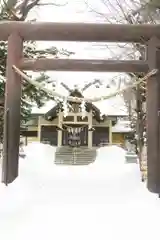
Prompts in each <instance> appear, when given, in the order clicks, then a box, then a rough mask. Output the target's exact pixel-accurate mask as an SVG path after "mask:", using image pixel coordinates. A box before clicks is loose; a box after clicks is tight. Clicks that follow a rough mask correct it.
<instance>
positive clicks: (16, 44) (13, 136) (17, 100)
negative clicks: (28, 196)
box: [2, 32, 23, 185]
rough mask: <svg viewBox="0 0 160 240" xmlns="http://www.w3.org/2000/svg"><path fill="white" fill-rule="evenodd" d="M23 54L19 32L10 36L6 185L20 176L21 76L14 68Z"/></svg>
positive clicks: (6, 97) (4, 181)
mask: <svg viewBox="0 0 160 240" xmlns="http://www.w3.org/2000/svg"><path fill="white" fill-rule="evenodd" d="M22 54H23V40H22V38H21V37H20V36H19V35H18V33H16V32H14V33H12V34H11V35H10V36H9V38H8V54H7V65H6V79H7V80H6V85H5V114H4V115H5V122H4V139H3V163H2V182H3V183H5V184H6V185H7V184H8V183H11V182H13V181H14V180H15V179H16V178H17V176H18V160H19V140H20V105H21V77H20V76H19V75H18V74H17V73H16V72H15V71H14V69H13V68H12V66H13V65H17V66H18V65H19V62H20V60H21V59H22Z"/></svg>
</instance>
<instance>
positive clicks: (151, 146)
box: [147, 37, 160, 194]
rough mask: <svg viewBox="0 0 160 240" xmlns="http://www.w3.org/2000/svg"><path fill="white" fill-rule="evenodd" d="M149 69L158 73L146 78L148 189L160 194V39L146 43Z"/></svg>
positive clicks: (154, 38) (153, 39) (152, 39)
mask: <svg viewBox="0 0 160 240" xmlns="http://www.w3.org/2000/svg"><path fill="white" fill-rule="evenodd" d="M147 61H148V67H149V70H150V71H151V70H153V69H158V73H157V74H156V75H154V76H152V77H150V78H149V79H148V80H147V163H148V189H149V191H151V192H154V193H158V194H160V39H157V38H156V37H153V38H151V39H150V40H149V41H148V45H147Z"/></svg>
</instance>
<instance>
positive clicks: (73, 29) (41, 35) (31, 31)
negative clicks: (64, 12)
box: [0, 21, 160, 43]
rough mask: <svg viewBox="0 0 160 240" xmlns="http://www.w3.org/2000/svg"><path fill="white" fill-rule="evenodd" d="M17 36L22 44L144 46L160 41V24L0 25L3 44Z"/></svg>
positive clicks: (21, 23)
mask: <svg viewBox="0 0 160 240" xmlns="http://www.w3.org/2000/svg"><path fill="white" fill-rule="evenodd" d="M13 32H14V33H18V34H19V35H20V36H21V37H22V38H23V40H24V41H25V40H33V41H78V42H141V43H145V42H146V41H148V40H149V39H150V38H151V37H153V36H155V37H157V38H160V24H156V25H152V24H146V25H129V24H105V23H53V22H47V23H43V22H32V23H31V22H9V21H6V22H5V21H4V22H3V21H2V22H0V40H4V41H7V40H8V37H9V35H11V34H12V33H13Z"/></svg>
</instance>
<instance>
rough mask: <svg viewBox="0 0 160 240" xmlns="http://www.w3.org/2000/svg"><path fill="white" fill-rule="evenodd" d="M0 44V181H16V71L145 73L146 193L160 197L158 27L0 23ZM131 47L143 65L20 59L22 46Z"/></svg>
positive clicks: (18, 93)
mask: <svg viewBox="0 0 160 240" xmlns="http://www.w3.org/2000/svg"><path fill="white" fill-rule="evenodd" d="M0 40H4V41H8V56H7V67H6V77H7V81H6V90H5V116H6V121H5V126H4V146H3V153H4V156H3V175H2V182H4V183H5V184H8V183H11V182H13V181H14V180H15V178H16V177H17V176H18V158H19V156H18V153H19V135H20V101H21V77H20V76H19V74H17V73H16V72H15V71H14V69H13V68H12V66H13V65H15V66H17V67H18V68H19V69H21V70H33V71H41V70H46V71H47V70H57V71H103V72H105V71H106V72H107V71H112V72H113V71H115V72H122V71H124V72H145V73H147V72H148V71H152V70H153V69H158V74H156V75H154V76H152V77H150V80H149V81H147V144H148V153H147V154H148V189H149V190H150V191H152V192H155V193H158V194H159V193H160V145H159V144H160V125H159V116H160V114H159V109H160V94H159V91H160V79H159V78H160V25H159V24H157V25H151V24H148V25H127V24H125V25H122V24H97V23H43V22H41V23H28V22H3V21H1V22H0ZM28 40H33V41H36V40H37V41H77V42H137V43H141V44H144V45H146V59H145V60H144V61H117V60H115V61H113V60H112V61H111V60H95V59H93V60H80V59H76V60H73V59H72V60H71V59H24V58H23V41H28Z"/></svg>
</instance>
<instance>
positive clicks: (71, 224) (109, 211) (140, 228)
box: [0, 144, 160, 240]
mask: <svg viewBox="0 0 160 240" xmlns="http://www.w3.org/2000/svg"><path fill="white" fill-rule="evenodd" d="M53 150H54V149H53V148H52V147H50V146H44V145H38V144H32V145H30V147H28V149H27V159H21V164H20V177H19V178H18V179H17V180H16V181H15V182H14V183H13V184H12V185H10V186H9V187H8V188H5V187H4V186H1V187H0V191H1V198H0V239H2V240H10V239H12V240H21V239H23V240H28V239H30V240H32V239H34V240H35V239H37V240H41V239H46V240H50V239H52V240H53V239H56V240H61V239H70V240H72V239H76V240H79V239H84V240H85V239H86V240H88V239H94V240H95V239H105V240H118V239H123V240H132V239H134V240H135V239H138V240H139V239H142V240H143V239H154V240H155V239H158V240H159V236H158V223H159V221H158V220H159V219H158V218H159V214H160V203H159V201H160V200H159V199H158V198H157V196H155V195H153V194H151V193H149V192H148V191H147V189H146V188H145V186H144V185H143V184H142V183H141V182H140V174H139V169H138V166H137V165H136V164H124V153H123V151H122V150H120V149H118V148H116V147H113V148H112V149H111V148H110V149H109V148H108V149H107V148H106V149H105V148H103V149H101V150H99V153H98V156H97V160H96V163H94V164H92V165H89V166H70V167H66V166H55V165H53V155H54V152H53Z"/></svg>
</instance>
